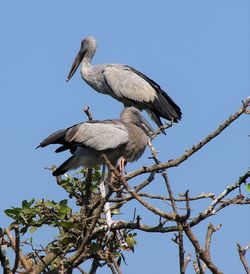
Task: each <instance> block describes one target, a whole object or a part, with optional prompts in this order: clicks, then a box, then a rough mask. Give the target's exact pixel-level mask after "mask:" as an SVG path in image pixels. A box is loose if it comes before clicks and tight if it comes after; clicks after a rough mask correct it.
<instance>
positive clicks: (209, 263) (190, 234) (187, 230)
mask: <svg viewBox="0 0 250 274" xmlns="http://www.w3.org/2000/svg"><path fill="white" fill-rule="evenodd" d="M183 229H184V231H185V233H186V235H187V237H188V239H189V240H190V242H191V243H192V245H193V246H194V248H195V251H196V252H197V253H198V254H199V258H200V259H201V260H202V261H203V262H204V263H205V264H206V265H207V267H208V268H209V269H210V270H211V272H212V273H214V274H223V273H222V272H221V271H220V270H219V269H218V268H217V267H216V266H215V264H214V263H213V262H212V261H211V258H209V257H208V256H207V254H206V252H205V250H203V249H202V248H201V246H200V244H199V242H198V240H197V238H196V237H195V235H194V234H193V232H192V230H191V228H190V226H189V225H188V223H185V224H184V225H183Z"/></svg>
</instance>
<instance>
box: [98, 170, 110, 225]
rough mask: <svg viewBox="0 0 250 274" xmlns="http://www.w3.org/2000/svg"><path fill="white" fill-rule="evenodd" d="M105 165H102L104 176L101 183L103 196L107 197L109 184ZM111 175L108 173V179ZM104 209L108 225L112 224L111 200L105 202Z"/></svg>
mask: <svg viewBox="0 0 250 274" xmlns="http://www.w3.org/2000/svg"><path fill="white" fill-rule="evenodd" d="M105 167H106V165H103V166H102V177H101V183H100V192H101V195H102V198H104V197H106V194H107V186H106V185H105ZM109 177H110V176H109V175H108V180H109ZM104 210H105V214H106V221H107V225H108V226H111V224H112V218H111V212H110V206H109V202H106V203H105V205H104Z"/></svg>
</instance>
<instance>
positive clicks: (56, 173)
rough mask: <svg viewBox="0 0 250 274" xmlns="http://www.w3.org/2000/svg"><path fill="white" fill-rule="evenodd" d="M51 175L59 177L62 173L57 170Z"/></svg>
mask: <svg viewBox="0 0 250 274" xmlns="http://www.w3.org/2000/svg"><path fill="white" fill-rule="evenodd" d="M52 175H53V176H61V175H63V173H62V172H60V170H59V169H58V168H57V169H56V170H55V171H53V172H52Z"/></svg>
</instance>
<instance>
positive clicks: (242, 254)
mask: <svg viewBox="0 0 250 274" xmlns="http://www.w3.org/2000/svg"><path fill="white" fill-rule="evenodd" d="M249 248H250V244H248V245H247V246H246V247H245V248H243V247H241V246H240V244H239V243H237V249H238V252H239V256H240V260H241V262H242V264H243V266H244V269H245V271H246V273H247V274H250V268H249V266H248V263H247V261H246V257H245V255H246V252H247V251H248V249H249Z"/></svg>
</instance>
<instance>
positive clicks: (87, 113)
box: [83, 106, 93, 121]
mask: <svg viewBox="0 0 250 274" xmlns="http://www.w3.org/2000/svg"><path fill="white" fill-rule="evenodd" d="M83 111H84V112H85V114H86V115H87V117H88V119H89V121H91V120H93V116H92V113H91V112H90V110H89V106H86V107H84V109H83Z"/></svg>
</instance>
